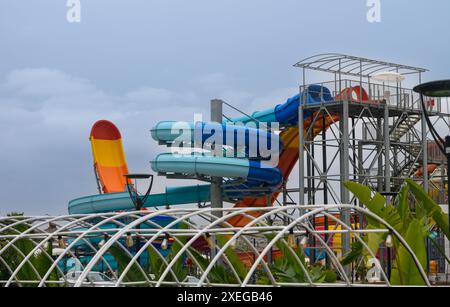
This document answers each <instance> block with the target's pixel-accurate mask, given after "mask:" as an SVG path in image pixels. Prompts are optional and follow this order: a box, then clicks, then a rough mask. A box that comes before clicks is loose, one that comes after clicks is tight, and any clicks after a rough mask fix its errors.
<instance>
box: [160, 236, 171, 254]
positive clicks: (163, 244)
mask: <svg viewBox="0 0 450 307" xmlns="http://www.w3.org/2000/svg"><path fill="white" fill-rule="evenodd" d="M168 246H169V235H168V234H167V233H166V234H165V236H164V240H163V241H162V243H161V249H162V250H166V249H167V247H168Z"/></svg>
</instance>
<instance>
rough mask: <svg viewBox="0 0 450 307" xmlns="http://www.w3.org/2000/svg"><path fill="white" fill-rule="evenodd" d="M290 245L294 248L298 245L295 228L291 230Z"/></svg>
mask: <svg viewBox="0 0 450 307" xmlns="http://www.w3.org/2000/svg"><path fill="white" fill-rule="evenodd" d="M288 245H289V246H290V247H292V248H296V247H297V244H296V242H295V236H294V228H291V229H290V230H289V235H288Z"/></svg>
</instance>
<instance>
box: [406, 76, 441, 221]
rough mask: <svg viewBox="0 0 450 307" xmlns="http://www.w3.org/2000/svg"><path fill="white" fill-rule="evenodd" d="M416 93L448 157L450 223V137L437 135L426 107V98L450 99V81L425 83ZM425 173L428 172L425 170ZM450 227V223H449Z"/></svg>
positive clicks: (437, 139) (437, 142)
mask: <svg viewBox="0 0 450 307" xmlns="http://www.w3.org/2000/svg"><path fill="white" fill-rule="evenodd" d="M414 91H415V92H417V93H419V94H420V101H421V102H422V109H423V112H424V114H425V119H426V122H427V126H428V129H429V130H430V132H431V135H432V136H433V139H434V140H435V142H436V145H437V146H438V147H439V149H440V150H441V152H442V153H443V154H444V155H445V156H447V202H448V207H449V211H448V212H449V221H450V197H449V196H450V193H449V190H448V189H449V188H450V172H449V167H450V135H449V136H446V138H445V140H444V139H442V137H441V136H440V135H439V134H438V133H437V131H436V129H434V127H433V124H432V123H431V120H430V118H429V117H428V113H427V108H426V106H425V101H424V97H425V96H427V97H440V98H443V97H450V80H440V81H433V82H428V83H423V84H420V85H418V86H416V87H415V88H414ZM424 171H425V172H426V171H428V170H424ZM449 225H450V223H449ZM449 227H450V226H449Z"/></svg>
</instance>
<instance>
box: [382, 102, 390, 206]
mask: <svg viewBox="0 0 450 307" xmlns="http://www.w3.org/2000/svg"><path fill="white" fill-rule="evenodd" d="M383 117H384V129H383V139H384V140H383V144H384V164H385V165H384V191H385V192H386V193H387V196H386V203H387V204H389V203H390V196H389V194H390V192H391V136H390V131H389V130H390V129H389V106H388V104H387V103H386V105H385V106H384V116H383Z"/></svg>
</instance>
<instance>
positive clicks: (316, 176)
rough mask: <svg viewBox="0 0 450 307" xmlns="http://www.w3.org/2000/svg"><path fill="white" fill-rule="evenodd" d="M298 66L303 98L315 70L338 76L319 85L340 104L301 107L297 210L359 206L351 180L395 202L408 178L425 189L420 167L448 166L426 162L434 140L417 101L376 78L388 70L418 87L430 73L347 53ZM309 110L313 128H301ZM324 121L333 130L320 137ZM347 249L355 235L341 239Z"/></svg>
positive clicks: (436, 103)
mask: <svg viewBox="0 0 450 307" xmlns="http://www.w3.org/2000/svg"><path fill="white" fill-rule="evenodd" d="M294 66H295V67H298V68H301V69H302V82H301V83H300V87H299V92H300V93H301V94H303V93H307V92H308V87H309V84H308V82H307V77H306V73H307V72H308V71H310V70H313V71H320V72H326V73H330V74H332V75H333V76H334V80H333V81H330V82H322V83H314V84H319V85H322V86H324V87H326V88H329V89H330V90H331V92H332V96H333V97H335V101H333V102H327V103H323V104H321V105H318V104H311V105H308V103H307V101H306V100H305V101H303V103H302V104H301V106H300V108H299V144H300V149H299V157H300V158H299V188H298V193H299V204H300V205H314V204H315V203H316V202H319V203H324V204H329V203H330V204H332V203H352V204H354V205H360V204H359V203H358V202H357V200H355V199H354V198H352V197H351V195H350V193H349V192H348V190H347V189H346V188H345V187H344V182H346V181H355V182H359V183H362V184H365V185H368V186H370V187H371V188H372V189H373V190H375V191H378V192H380V193H381V194H383V195H384V196H385V197H386V200H387V202H391V201H393V200H395V196H396V194H397V192H398V191H399V190H400V188H401V186H402V184H403V182H404V180H405V179H406V178H411V177H412V178H414V179H415V180H416V181H418V182H420V183H421V184H422V185H423V186H424V188H425V190H427V191H428V189H429V178H428V172H427V171H423V172H422V173H423V178H418V176H414V175H415V174H416V173H417V171H418V170H419V168H420V167H422V170H427V169H428V165H429V164H430V163H436V164H439V165H445V161H443V160H439V159H438V161H434V160H433V159H430V157H429V153H428V151H429V146H430V144H432V142H431V141H429V138H428V132H427V130H426V129H427V128H426V123H425V120H424V112H423V110H422V107H421V105H420V100H419V96H418V95H417V94H415V93H414V92H413V91H412V90H411V89H406V88H403V87H402V84H401V82H400V81H398V82H396V84H395V85H393V86H392V85H390V84H386V83H382V82H374V80H373V79H372V77H373V76H374V75H375V74H376V73H379V72H385V71H387V72H395V73H398V74H399V75H403V76H406V75H415V76H416V77H417V78H418V83H421V80H422V73H424V72H426V71H427V70H426V69H424V68H419V67H412V66H407V65H402V64H395V63H389V62H384V61H377V60H371V59H367V58H360V57H355V56H350V55H343V54H320V55H316V56H312V57H309V58H306V59H304V60H301V61H299V62H298V63H297V64H295V65H294ZM364 95H366V96H367V97H364ZM302 97H306V95H302ZM427 101H428V102H429V107H430V109H429V110H427V111H428V113H429V114H430V116H433V117H434V118H435V122H436V123H437V122H443V123H445V125H446V127H450V126H449V124H448V122H449V118H450V115H449V114H448V111H449V110H448V108H447V109H446V110H443V108H442V103H443V102H442V101H441V100H439V99H438V100H433V99H428V98H427ZM305 112H308V114H313V120H312V123H311V124H310V128H309V129H303V127H304V122H303V117H304V114H305ZM336 114H337V115H339V118H340V120H339V122H338V123H337V122H334V121H333V117H332V116H333V115H336ZM326 120H331V121H332V122H333V125H332V126H331V127H330V128H329V129H328V131H321V132H320V133H319V134H318V135H317V131H314V128H313V127H314V126H315V125H314V124H316V123H320V122H321V121H323V122H325V121H326ZM314 132H316V136H315V137H314ZM305 196H306V199H305ZM341 214H342V216H341V219H342V220H343V221H344V222H345V223H346V224H347V225H351V221H350V218H351V217H350V216H349V215H348V213H347V212H345V211H344V212H342V213H341ZM325 224H326V222H325ZM349 250H350V237H349V236H346V235H344V236H343V252H344V253H345V252H348V251H349Z"/></svg>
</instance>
